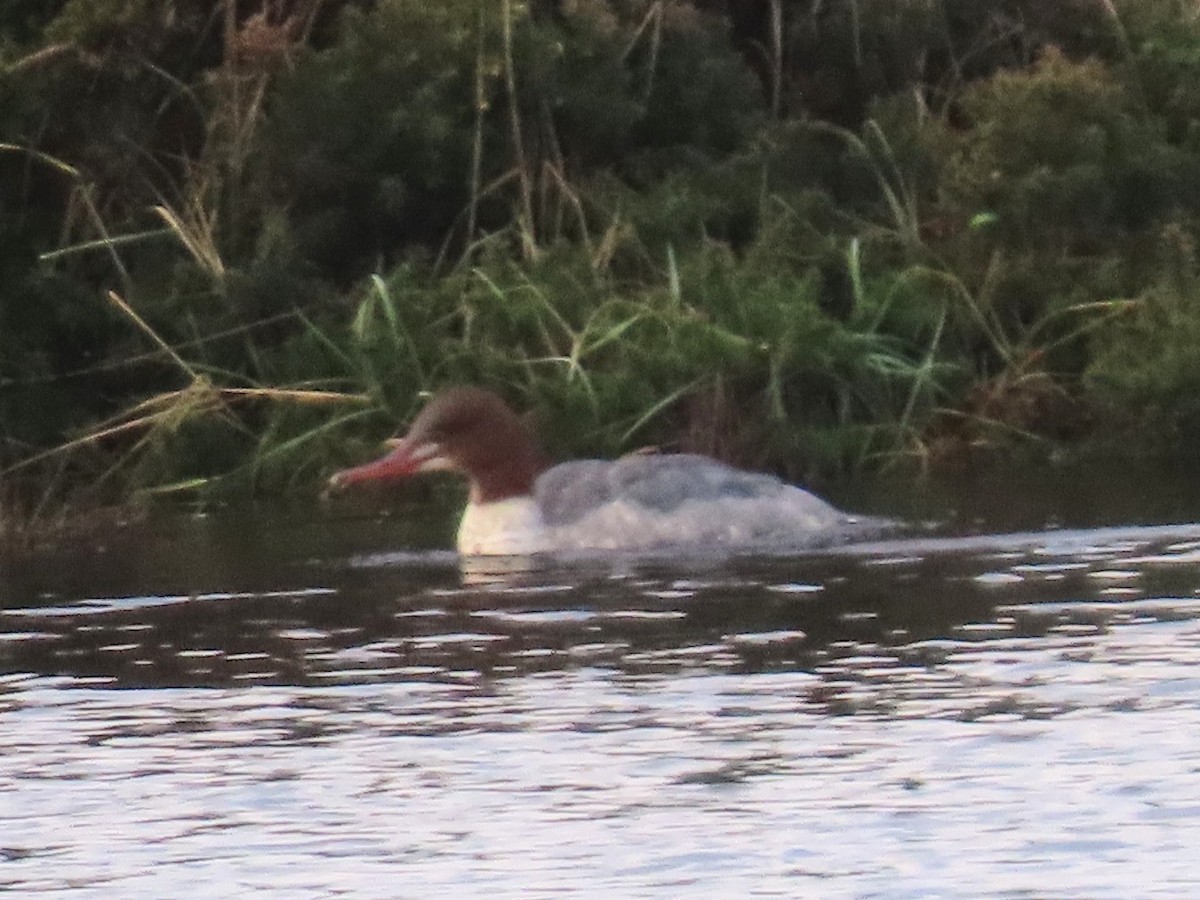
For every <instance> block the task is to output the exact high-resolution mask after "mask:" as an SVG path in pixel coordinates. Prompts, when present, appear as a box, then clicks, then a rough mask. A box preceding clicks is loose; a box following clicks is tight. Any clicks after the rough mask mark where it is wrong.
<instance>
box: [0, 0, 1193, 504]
mask: <svg viewBox="0 0 1200 900" xmlns="http://www.w3.org/2000/svg"><path fill="white" fill-rule="evenodd" d="M201 6H203V7H204V8H203V9H202V8H201ZM820 6H821V7H822V9H823V10H824V12H818V11H817V10H816V9H815V8H814V9H807V8H805V7H804V4H786V3H765V4H762V7H763V9H765V10H767V11H771V10H775V11H777V12H778V14H779V18H778V21H779V26H778V27H777V28H766V29H765V30H764V26H763V22H768V21H769V17H768V19H766V20H762V21H759V22H757V24H756V23H755V22H754V21H749V20H747V19H745V18H735V19H729V18H726V17H724V16H721V15H716V14H713V13H708V12H705V11H703V10H702V9H700V8H693V7H692V6H689V5H685V4H674V5H672V4H661V3H648V4H627V5H626V4H609V3H605V2H600V0H589V2H580V3H571V4H566V3H564V4H558V3H534V4H531V5H528V6H525V5H520V4H507V3H506V4H500V5H499V6H498V7H497V8H496V9H495V10H489V11H487V12H485V13H480V11H479V9H478V7H477V4H474V3H473V2H471V3H468V2H459V3H447V4H441V5H440V6H439V7H438V9H436V10H434V11H430V10H427V9H423V8H420V7H419V6H418V5H416V4H410V3H407V2H401V0H381V2H379V3H377V4H375V5H373V6H371V7H370V8H360V7H358V6H357V5H355V4H351V3H326V4H311V5H308V6H304V5H302V4H301V5H299V6H298V7H297V9H296V10H294V11H293V15H292V16H291V17H290V18H287V19H286V20H278V21H276V20H272V19H271V18H270V17H269V16H262V15H256V14H248V13H247V12H246V11H245V10H239V9H238V8H237V7H236V6H235V5H234V4H232V3H225V4H222V5H219V7H218V10H217V12H216V13H213V12H212V11H211V10H210V9H209V6H208V5H198V6H196V7H195V8H193V7H191V6H189V5H188V4H186V3H183V2H180V3H177V4H176V7H177V8H176V13H178V15H175V16H173V17H163V16H161V15H159V13H158V12H156V11H155V10H156V8H155V7H153V5H149V4H147V5H142V6H139V5H137V4H135V5H134V6H132V7H122V10H117V9H116V8H115V7H114V8H112V9H109V7H108V6H106V5H103V4H101V5H93V6H88V7H87V9H86V10H85V8H84V6H83V5H75V4H68V5H67V6H66V7H65V8H64V9H63V10H62V11H60V12H57V13H32V12H27V11H20V10H14V11H10V12H8V13H2V14H0V35H3V38H4V39H3V40H2V41H0V204H2V208H3V209H4V210H5V211H6V212H7V213H8V215H7V216H6V217H5V220H4V222H5V224H4V226H3V228H4V235H3V236H4V241H3V243H2V244H0V300H2V303H0V422H2V423H3V428H2V432H3V433H2V435H0V438H2V439H0V470H2V477H3V479H4V482H5V484H6V490H7V491H8V492H9V495H10V496H12V497H14V498H16V499H15V500H13V501H10V502H9V503H8V508H9V509H10V510H12V509H17V510H20V509H30V508H32V507H31V506H30V504H31V502H33V500H31V498H33V499H36V498H41V497H43V496H46V495H47V493H48V492H57V493H58V494H59V495H61V496H62V497H77V496H83V497H85V498H86V500H87V502H88V503H94V502H99V503H105V504H107V503H118V504H126V505H127V504H128V503H129V502H130V501H131V500H136V499H138V498H152V497H156V496H164V495H165V496H174V495H185V496H200V497H204V498H209V499H213V500H219V499H220V498H222V497H228V496H235V495H236V496H247V495H252V496H269V495H280V494H293V493H297V492H299V493H304V492H315V491H316V490H317V487H316V486H317V485H319V484H320V483H321V482H322V481H323V479H324V477H325V476H326V475H327V474H328V472H329V471H332V470H333V469H335V468H338V467H339V466H342V465H344V464H346V463H348V462H350V461H354V460H358V459H361V458H363V457H364V456H366V455H369V454H370V453H371V452H373V450H374V449H375V448H376V447H377V446H378V443H379V442H380V441H381V440H382V439H383V438H384V437H386V436H387V435H388V434H390V433H392V432H394V430H395V429H396V428H397V426H398V424H399V423H401V422H403V421H405V420H407V419H408V418H410V417H411V416H412V414H413V413H414V412H415V410H416V409H417V408H419V405H420V403H421V400H422V396H423V392H426V391H429V390H432V389H434V388H436V387H438V386H440V385H444V384H447V383H454V382H459V383H461V382H472V383H482V384H487V385H489V386H491V387H493V388H496V389H498V390H500V391H501V392H503V393H504V394H505V395H506V396H507V398H508V399H509V400H510V401H511V402H513V403H514V404H515V405H517V406H519V407H520V408H522V409H526V410H530V411H531V412H532V413H533V414H534V415H535V417H536V418H537V419H538V422H539V425H540V426H541V428H540V430H541V432H542V435H543V439H544V443H545V445H546V449H547V452H548V453H549V455H551V456H553V457H557V458H563V457H568V456H581V455H615V454H618V453H621V452H627V451H629V450H631V449H635V448H638V447H643V446H658V447H663V448H665V449H680V450H692V451H700V452H705V453H711V454H713V455H716V456H720V457H722V458H725V459H729V460H731V461H733V462H735V463H738V464H740V465H744V466H748V467H753V468H765V469H770V470H773V471H776V472H779V473H780V474H783V475H785V476H787V477H789V478H791V479H793V480H803V481H806V482H809V483H816V484H818V485H819V484H821V483H822V482H825V483H831V482H834V481H836V480H837V479H839V478H844V477H845V476H846V475H847V474H848V473H851V472H870V471H877V470H880V469H886V468H900V469H902V470H908V469H912V470H921V469H925V468H930V467H932V468H938V467H942V466H957V465H962V464H964V462H963V461H964V460H966V461H969V462H970V463H972V464H974V463H977V462H978V460H979V459H980V458H984V459H999V460H1004V459H1012V458H1016V457H1028V458H1031V459H1035V460H1037V459H1041V460H1056V459H1063V458H1073V457H1090V456H1104V455H1109V456H1111V455H1114V454H1120V455H1127V456H1134V457H1137V456H1145V455H1164V456H1170V455H1172V454H1177V453H1181V452H1184V451H1186V450H1187V449H1188V448H1190V447H1191V445H1192V437H1193V436H1194V435H1195V434H1196V433H1197V432H1200V400H1197V399H1196V398H1197V397H1200V390H1197V388H1200V361H1197V357H1196V355H1195V353H1194V348H1195V347H1196V346H1197V345H1198V343H1200V280H1198V279H1200V267H1198V263H1197V252H1196V240H1197V236H1198V235H1200V137H1198V135H1200V87H1197V85H1200V24H1198V21H1197V14H1196V13H1197V11H1196V8H1195V5H1194V4H1192V3H1186V2H1181V0H1153V2H1137V3H1134V2H1117V3H1114V4H1107V3H1104V4H1087V3H1084V4H1080V3H1067V2H1062V3H1052V4H1047V3H1024V4H1023V3H1017V4H1013V5H1011V9H1009V8H1007V7H1006V11H1003V12H998V11H995V10H987V11H983V12H964V11H963V10H961V9H958V8H957V7H956V6H955V5H954V4H949V3H934V4H928V3H919V4H918V3H913V4H895V3H847V4H836V3H835V4H821V5H820ZM851 7H852V8H853V12H854V13H855V15H850V14H849V13H850V12H851ZM756 29H757V30H756ZM80 97H86V99H87V103H82V104H81V103H80V102H79V98H80ZM9 518H10V519H12V518H13V515H12V513H11V512H10V513H9Z"/></svg>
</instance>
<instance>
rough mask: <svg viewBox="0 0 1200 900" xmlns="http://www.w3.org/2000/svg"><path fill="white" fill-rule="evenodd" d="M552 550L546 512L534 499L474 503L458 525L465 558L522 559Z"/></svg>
mask: <svg viewBox="0 0 1200 900" xmlns="http://www.w3.org/2000/svg"><path fill="white" fill-rule="evenodd" d="M548 549H550V548H549V546H548V543H547V538H546V526H545V524H544V523H543V522H542V513H541V510H540V509H538V505H537V503H536V502H534V500H533V498H532V497H509V498H508V499H507V500H496V501H494V502H492V503H470V504H468V505H467V508H466V511H465V512H463V517H462V522H461V523H460V524H459V526H458V552H459V553H461V554H463V555H464V556H478V555H487V556H521V555H525V554H529V553H540V552H542V551H544V550H548Z"/></svg>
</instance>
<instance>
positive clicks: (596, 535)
mask: <svg viewBox="0 0 1200 900" xmlns="http://www.w3.org/2000/svg"><path fill="white" fill-rule="evenodd" d="M435 471H453V472H459V473H461V474H463V475H465V476H466V477H467V479H468V481H469V482H470V496H469V502H468V504H467V508H466V511H465V512H464V513H463V517H462V522H461V524H460V526H459V530H458V551H459V553H461V554H463V555H468V556H470V555H515V556H524V555H529V554H535V553H543V552H548V551H577V550H648V549H652V548H664V547H676V546H684V545H691V546H712V545H720V546H724V547H750V548H753V547H754V546H761V545H764V544H770V545H779V544H781V543H782V544H786V545H788V546H812V545H814V544H819V543H824V542H826V541H828V540H830V539H833V538H834V537H835V536H836V535H839V534H844V533H845V532H846V531H847V529H852V528H854V527H855V526H856V525H861V524H863V523H864V522H867V521H868V520H865V519H862V518H858V517H853V516H849V515H846V514H845V513H843V512H841V511H839V510H837V509H835V508H834V507H832V506H830V505H829V504H828V503H826V502H825V501H824V500H821V499H820V498H818V497H815V496H814V495H812V494H810V493H808V492H807V491H804V490H801V489H800V488H798V487H795V486H793V485H790V484H787V483H785V482H783V481H780V480H779V479H777V478H774V477H772V476H770V475H765V474H759V473H753V472H745V471H741V470H739V469H735V468H733V467H731V466H728V465H726V464H724V463H721V462H718V461H717V460H715V459H710V458H708V457H705V456H698V455H694V454H670V455H644V454H634V455H630V456H624V457H621V458H620V459H617V460H611V461H610V460H600V459H586V460H578V461H575V462H567V463H562V464H559V465H556V466H553V467H551V468H548V469H547V468H544V466H543V464H542V460H541V456H540V453H539V451H538V449H537V446H536V444H535V442H534V440H533V437H532V435H531V434H530V432H529V430H528V429H527V428H526V426H525V423H524V422H523V421H522V419H521V418H520V417H519V416H518V415H517V414H516V413H515V412H513V410H512V409H510V408H509V407H508V405H507V404H506V403H505V402H504V401H503V400H501V399H500V398H499V397H498V396H496V395H495V394H493V393H492V392H490V391H487V390H484V389H482V388H476V387H454V388H449V389H446V390H443V391H441V392H439V393H438V394H437V395H436V396H434V397H433V399H431V400H430V401H429V403H428V404H426V406H425V407H424V408H423V409H422V410H421V412H420V413H419V414H418V415H417V417H416V419H415V420H414V421H413V423H412V427H411V428H410V429H409V431H408V433H407V434H406V435H405V436H404V437H403V438H400V439H398V440H396V441H394V442H393V449H392V450H391V452H390V453H388V454H387V455H386V456H384V457H382V458H381V459H378V460H375V461H374V462H369V463H366V464H365V465H361V466H357V467H355V468H352V469H346V470H343V471H341V472H338V473H336V474H335V475H333V477H332V478H331V479H330V485H331V486H334V487H345V486H347V485H352V484H357V483H360V482H367V481H380V480H393V479H399V478H406V477H408V476H410V475H414V474H416V473H418V472H435Z"/></svg>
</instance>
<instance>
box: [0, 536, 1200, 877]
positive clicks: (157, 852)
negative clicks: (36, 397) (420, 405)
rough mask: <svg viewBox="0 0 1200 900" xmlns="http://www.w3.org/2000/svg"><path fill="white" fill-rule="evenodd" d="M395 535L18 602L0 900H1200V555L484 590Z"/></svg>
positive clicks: (887, 562)
mask: <svg viewBox="0 0 1200 900" xmlns="http://www.w3.org/2000/svg"><path fill="white" fill-rule="evenodd" d="M370 524H371V526H372V527H371V529H370V530H364V531H363V532H360V533H357V534H356V535H355V536H354V537H353V538H347V537H346V536H345V535H344V534H342V533H341V532H340V531H339V535H340V536H339V537H338V538H337V539H335V540H334V541H332V542H330V541H329V540H328V538H329V536H330V531H331V528H332V526H331V525H330V524H329V523H328V522H322V521H318V522H309V523H308V524H307V525H300V524H296V525H295V526H294V527H292V528H291V530H290V531H289V530H288V529H287V528H284V529H283V531H284V533H286V534H287V535H288V536H289V540H287V541H280V540H279V537H278V536H279V534H280V531H281V529H280V527H279V523H278V522H271V523H270V524H269V526H268V525H263V526H262V528H263V533H261V534H260V533H258V532H257V531H256V530H255V529H256V527H258V526H256V525H255V523H254V522H253V521H251V522H249V523H248V524H247V523H246V522H244V521H243V522H240V523H238V525H237V529H236V534H228V533H225V532H223V531H222V527H223V526H221V525H220V523H214V522H211V521H205V520H188V521H172V522H168V523H165V524H163V525H155V527H154V529H153V530H152V532H151V533H142V534H138V535H133V534H130V535H125V536H121V535H115V536H110V538H108V539H107V543H106V547H105V549H103V551H96V552H93V553H92V554H90V555H89V554H80V559H79V560H78V562H79V565H72V566H64V565H62V561H61V559H59V560H49V561H46V563H45V565H44V566H39V565H38V564H37V563H36V562H34V563H31V564H30V565H29V566H27V567H25V568H24V569H23V570H22V571H20V572H14V573H13V577H12V578H7V579H6V580H5V581H4V583H3V585H2V586H0V818H2V819H3V823H2V825H3V827H2V829H0V889H4V888H8V889H13V890H18V891H21V892H22V893H28V894H37V893H43V892H45V893H49V892H57V891H62V890H72V891H73V892H77V893H81V894H83V895H87V894H89V893H91V894H95V895H97V896H101V895H102V896H105V897H108V896H113V895H114V894H117V895H125V894H133V893H135V892H139V893H146V894H151V895H173V894H178V893H182V892H184V891H187V890H192V889H194V886H195V885H196V884H197V883H200V880H202V881H203V883H204V884H205V886H206V888H207V890H208V891H210V892H211V893H213V894H214V895H233V894H242V893H245V892H247V891H250V890H255V891H269V892H271V893H272V894H280V895H284V896H289V895H295V896H314V895H324V894H329V893H333V892H339V891H340V892H346V893H353V894H355V895H363V896H393V895H395V894H396V893H397V892H399V893H404V892H406V891H411V893H413V894H415V895H426V894H430V893H434V892H446V893H452V894H454V895H456V896H463V895H478V894H483V893H487V894H490V895H496V894H501V895H514V896H515V895H518V894H521V895H527V894H529V893H533V894H535V895H537V894H551V893H556V892H561V891H563V890H566V889H579V888H583V889H585V890H587V891H589V892H592V893H601V894H610V895H621V896H624V895H634V894H658V895H662V896H678V895H680V894H693V893H699V892H701V891H702V892H703V893H705V894H711V893H713V892H714V891H723V892H729V893H732V894H737V895H740V894H745V893H747V892H749V891H751V890H757V891H761V892H766V893H777V894H784V895H789V896H795V895H805V894H809V895H820V896H855V897H857V896H869V895H881V896H889V897H891V896H928V895H937V894H952V895H963V894H968V895H981V894H1002V895H1007V896H1011V895H1019V894H1024V895H1036V896H1047V895H1070V896H1114V897H1115V896H1134V895H1136V896H1150V895H1153V894H1155V893H1161V894H1163V895H1168V896H1180V895H1187V894H1190V893H1193V892H1195V890H1196V889H1197V887H1200V876H1197V875H1196V873H1195V866H1194V862H1193V858H1194V848H1195V847H1196V846H1200V744H1197V742H1196V741H1195V739H1194V735H1195V734H1197V733H1200V731H1198V730H1197V729H1198V727H1200V675H1197V674H1196V673H1197V672H1200V666H1198V664H1200V569H1198V568H1197V562H1200V526H1177V527H1168V528H1163V527H1159V528H1120V529H1106V530H1095V529H1093V530H1084V531H1074V532H1072V531H1058V532H1030V533H1024V534H1015V535H1006V536H999V537H997V536H981V537H965V538H963V537H951V538H934V537H923V538H916V539H905V540H896V541H889V542H879V543H875V544H872V545H862V546H856V547H845V548H840V549H837V550H830V551H825V552H822V553H815V554H809V555H806V556H800V557H774V558H738V559H726V560H721V561H716V562H706V561H704V560H686V561H682V560H672V559H658V560H644V559H643V560H636V559H613V558H597V559H591V560H573V561H571V562H570V563H562V564H555V563H546V564H539V565H537V566H532V567H531V566H528V565H525V566H520V567H517V569H516V570H515V571H505V572H501V573H497V572H495V571H491V572H486V573H480V572H467V573H465V575H464V573H463V572H461V571H460V570H459V567H458V563H457V560H456V559H455V558H454V557H453V556H451V555H447V554H444V553H426V552H405V553H397V552H395V551H394V550H393V549H390V547H394V546H398V545H400V546H402V545H403V542H402V541H396V540H395V535H394V534H389V533H388V531H389V529H388V527H382V528H381V527H380V526H379V524H378V523H370ZM343 527H344V523H343ZM396 527H397V528H400V529H402V528H404V527H407V526H406V525H405V524H404V523H398V524H397V525H396ZM333 530H335V531H337V529H333ZM350 530H351V531H353V529H350ZM268 532H269V533H268ZM366 535H370V536H369V537H367V536H366ZM64 823H69V825H70V827H64ZM398 884H403V885H404V888H403V889H401V888H398V887H397V885H398Z"/></svg>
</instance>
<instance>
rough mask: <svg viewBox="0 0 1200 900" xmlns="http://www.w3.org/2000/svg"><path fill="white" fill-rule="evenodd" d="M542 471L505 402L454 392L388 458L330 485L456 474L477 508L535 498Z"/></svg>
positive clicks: (486, 394) (477, 391)
mask: <svg viewBox="0 0 1200 900" xmlns="http://www.w3.org/2000/svg"><path fill="white" fill-rule="evenodd" d="M540 468H541V466H540V459H539V454H538V452H537V449H536V446H535V444H534V441H533V438H532V436H531V435H530V433H529V430H528V428H527V427H526V425H525V423H524V422H523V421H522V419H521V418H520V417H519V416H518V415H517V414H516V413H514V412H513V411H512V410H511V409H510V408H509V407H508V405H507V404H506V403H505V402H504V401H503V400H501V399H500V398H499V397H498V396H496V395H495V394H493V393H492V392H491V391H488V390H484V389H483V388H477V387H453V388H447V389H445V390H442V391H439V392H438V393H437V394H436V395H435V396H434V397H433V399H431V400H430V401H429V403H427V404H426V405H425V407H424V409H422V410H421V412H420V413H419V414H418V415H417V417H416V419H414V420H413V423H412V426H411V427H410V428H409V430H408V433H407V434H406V435H405V436H404V437H403V438H400V439H399V440H397V441H395V442H393V448H392V451H391V452H390V453H388V454H387V455H386V456H384V457H382V458H380V459H378V460H375V461H374V462H370V463H366V464H365V465H362V466H357V467H355V468H353V469H345V470H343V471H341V472H337V473H336V474H335V475H334V476H333V477H332V478H331V479H330V485H331V486H333V487H345V486H348V485H351V484H357V483H360V482H366V481H390V480H395V479H400V478H406V477H408V476H410V475H414V474H417V473H419V472H435V471H454V472H461V473H463V474H464V475H466V476H467V478H468V479H469V480H470V483H471V499H472V501H473V502H476V503H488V502H492V501H495V500H504V499H506V498H508V497H514V496H520V495H522V494H529V493H532V490H533V482H534V479H536V478H537V475H538V472H539V471H540Z"/></svg>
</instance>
